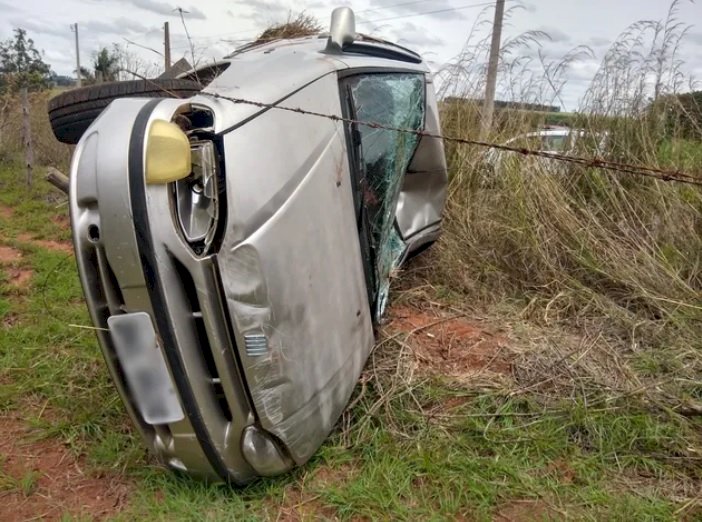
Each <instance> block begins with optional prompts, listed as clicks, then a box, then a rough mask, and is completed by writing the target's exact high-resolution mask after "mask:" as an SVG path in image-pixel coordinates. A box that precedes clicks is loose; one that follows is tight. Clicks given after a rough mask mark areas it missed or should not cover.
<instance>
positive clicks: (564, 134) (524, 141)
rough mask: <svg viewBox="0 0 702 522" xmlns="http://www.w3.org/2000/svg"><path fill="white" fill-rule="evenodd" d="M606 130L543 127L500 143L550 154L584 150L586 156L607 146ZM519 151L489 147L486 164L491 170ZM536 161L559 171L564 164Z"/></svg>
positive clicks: (572, 152)
mask: <svg viewBox="0 0 702 522" xmlns="http://www.w3.org/2000/svg"><path fill="white" fill-rule="evenodd" d="M607 138H608V133H607V132H591V131H588V130H584V129H571V128H569V127H546V128H543V129H540V130H537V131H534V132H527V133H526V134H520V135H519V136H515V137H514V138H511V139H509V140H507V141H506V142H504V143H503V145H505V146H508V147H514V148H519V149H528V150H537V151H539V152H546V153H551V154H566V155H576V151H580V153H579V154H577V155H582V153H583V152H585V151H587V156H588V157H594V156H601V155H602V153H603V152H604V150H605V147H606V145H607ZM517 155H518V153H515V152H509V151H504V150H498V149H490V150H489V151H488V152H487V153H486V154H485V163H486V164H487V165H488V166H489V167H490V169H491V170H492V172H493V173H497V172H499V171H500V170H502V168H503V164H504V162H505V160H506V159H507V158H510V157H515V156H517ZM533 158H534V159H536V160H537V161H538V162H539V164H540V165H541V166H542V167H543V168H545V169H547V170H549V171H554V170H559V169H561V168H562V166H563V165H565V163H563V162H559V161H557V160H550V159H547V158H544V157H541V156H533Z"/></svg>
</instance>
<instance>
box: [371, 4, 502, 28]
mask: <svg viewBox="0 0 702 522" xmlns="http://www.w3.org/2000/svg"><path fill="white" fill-rule="evenodd" d="M493 3H494V2H482V3H479V4H469V5H464V6H461V7H450V8H446V9H437V10H435V11H423V12H421V13H410V14H406V15H399V16H391V17H389V18H381V19H380V20H365V21H364V20H359V22H360V23H365V24H375V23H378V22H389V21H391V20H399V19H401V18H412V17H414V16H425V15H431V14H439V13H449V12H452V11H461V10H463V9H471V8H473V7H487V6H489V5H492V4H493Z"/></svg>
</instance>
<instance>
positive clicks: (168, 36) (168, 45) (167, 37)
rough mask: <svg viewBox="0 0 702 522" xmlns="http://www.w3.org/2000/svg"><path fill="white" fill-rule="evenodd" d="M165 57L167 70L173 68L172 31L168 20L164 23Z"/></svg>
mask: <svg viewBox="0 0 702 522" xmlns="http://www.w3.org/2000/svg"><path fill="white" fill-rule="evenodd" d="M163 57H164V59H165V62H166V72H168V71H170V69H171V32H170V29H169V27H168V22H166V23H165V24H163Z"/></svg>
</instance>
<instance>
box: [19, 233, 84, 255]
mask: <svg viewBox="0 0 702 522" xmlns="http://www.w3.org/2000/svg"><path fill="white" fill-rule="evenodd" d="M17 239H19V240H20V241H22V242H23V243H30V244H32V245H36V246H39V247H42V248H46V249H47V250H51V251H52V252H61V253H63V254H73V245H72V244H71V243H70V241H55V240H53V239H34V238H33V237H32V236H30V235H29V234H20V235H19V236H18V237H17Z"/></svg>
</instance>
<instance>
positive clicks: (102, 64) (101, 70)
mask: <svg viewBox="0 0 702 522" xmlns="http://www.w3.org/2000/svg"><path fill="white" fill-rule="evenodd" d="M119 58H120V57H119V52H118V49H117V48H116V46H115V49H114V50H112V51H110V50H108V49H107V47H103V48H102V49H100V51H98V52H97V53H96V54H95V58H94V60H93V69H94V70H95V78H96V79H97V80H98V81H100V80H102V81H104V82H113V81H115V80H116V79H117V73H118V72H119Z"/></svg>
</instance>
